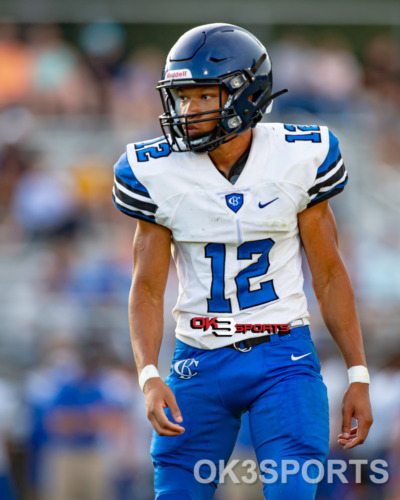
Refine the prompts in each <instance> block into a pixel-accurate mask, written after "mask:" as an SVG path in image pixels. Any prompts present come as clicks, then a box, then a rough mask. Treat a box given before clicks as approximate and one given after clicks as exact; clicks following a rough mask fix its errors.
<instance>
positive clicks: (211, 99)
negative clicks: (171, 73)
mask: <svg viewBox="0 0 400 500" xmlns="http://www.w3.org/2000/svg"><path fill="white" fill-rule="evenodd" d="M178 96H179V98H180V114H181V115H192V114H194V113H209V114H207V115H205V116H198V117H195V116H194V117H190V118H188V121H187V133H188V135H196V134H204V133H206V132H210V131H211V130H212V129H213V128H214V127H215V125H216V124H217V120H212V119H211V120H209V121H199V122H197V121H196V120H204V119H205V118H213V117H218V116H219V112H216V113H210V112H211V111H213V110H218V109H220V108H221V107H222V106H223V105H224V104H225V103H226V101H227V99H228V92H227V91H226V90H225V89H224V88H222V91H221V95H220V87H218V86H217V85H207V86H203V87H200V86H199V87H182V88H180V89H178Z"/></svg>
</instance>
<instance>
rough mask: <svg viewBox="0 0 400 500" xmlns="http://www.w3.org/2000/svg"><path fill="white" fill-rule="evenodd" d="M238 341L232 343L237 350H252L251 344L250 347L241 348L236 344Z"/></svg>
mask: <svg viewBox="0 0 400 500" xmlns="http://www.w3.org/2000/svg"><path fill="white" fill-rule="evenodd" d="M236 344H237V342H234V343H233V344H232V345H233V347H234V348H235V349H236V350H237V351H240V352H249V351H251V349H252V348H251V346H250V347H245V348H244V349H242V348H240V347H237V346H236Z"/></svg>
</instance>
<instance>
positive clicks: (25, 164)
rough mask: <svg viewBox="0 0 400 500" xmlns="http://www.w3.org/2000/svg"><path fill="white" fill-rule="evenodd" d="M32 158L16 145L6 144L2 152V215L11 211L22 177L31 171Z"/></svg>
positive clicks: (0, 164)
mask: <svg viewBox="0 0 400 500" xmlns="http://www.w3.org/2000/svg"><path fill="white" fill-rule="evenodd" d="M29 165H30V158H29V156H28V153H27V152H26V151H23V149H21V148H20V147H19V146H17V145H15V144H5V145H4V146H3V147H2V148H1V150H0V176H1V183H0V211H1V212H0V215H3V213H5V211H6V209H9V207H10V202H11V200H12V198H13V196H14V191H15V189H16V186H17V185H18V183H19V180H20V178H21V176H22V175H23V174H24V173H25V172H26V171H27V170H28V169H29Z"/></svg>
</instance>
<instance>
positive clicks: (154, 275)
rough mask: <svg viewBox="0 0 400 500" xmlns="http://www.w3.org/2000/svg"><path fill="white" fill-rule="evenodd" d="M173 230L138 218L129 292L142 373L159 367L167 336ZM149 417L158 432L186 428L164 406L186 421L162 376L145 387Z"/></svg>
mask: <svg viewBox="0 0 400 500" xmlns="http://www.w3.org/2000/svg"><path fill="white" fill-rule="evenodd" d="M170 247H171V232H170V231H169V229H166V228H165V227H163V226H161V225H157V224H151V223H149V222H145V221H138V226H137V229H136V233H135V237H134V241H133V276H132V286H131V290H130V294H129V325H130V331H131V342H132V349H133V353H134V356H135V361H136V366H137V369H138V373H139V374H140V373H141V371H142V370H143V368H144V367H145V366H147V365H154V366H157V364H158V354H159V351H160V346H161V341H162V335H163V307H164V292H165V287H166V283H167V278H168V270H169V263H170V257H171V250H170ZM143 392H144V394H145V398H146V409H147V416H148V418H149V420H150V422H151V424H152V425H153V427H154V429H155V430H156V432H157V433H158V434H160V435H164V436H175V435H178V434H181V433H182V432H184V428H183V427H181V426H179V425H177V424H174V423H172V422H170V421H169V420H168V419H167V417H166V415H165V413H164V408H166V407H169V409H170V410H171V413H172V415H173V417H174V419H175V421H178V422H179V421H180V422H181V421H182V417H181V415H180V410H179V408H178V406H177V404H176V400H175V396H174V395H173V393H172V391H171V389H170V388H169V387H168V386H167V385H166V384H165V383H164V382H163V381H162V380H161V378H151V379H149V380H148V381H147V382H146V383H145V386H144V388H143Z"/></svg>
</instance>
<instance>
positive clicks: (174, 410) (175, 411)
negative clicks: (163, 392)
mask: <svg viewBox="0 0 400 500" xmlns="http://www.w3.org/2000/svg"><path fill="white" fill-rule="evenodd" d="M165 401H166V403H167V405H168V408H169V409H170V412H171V415H172V418H173V419H174V420H175V422H179V423H182V422H183V418H182V415H181V410H180V409H179V406H178V403H177V402H176V399H175V396H174V393H173V392H172V391H170V393H169V394H167V396H166V398H165Z"/></svg>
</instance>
